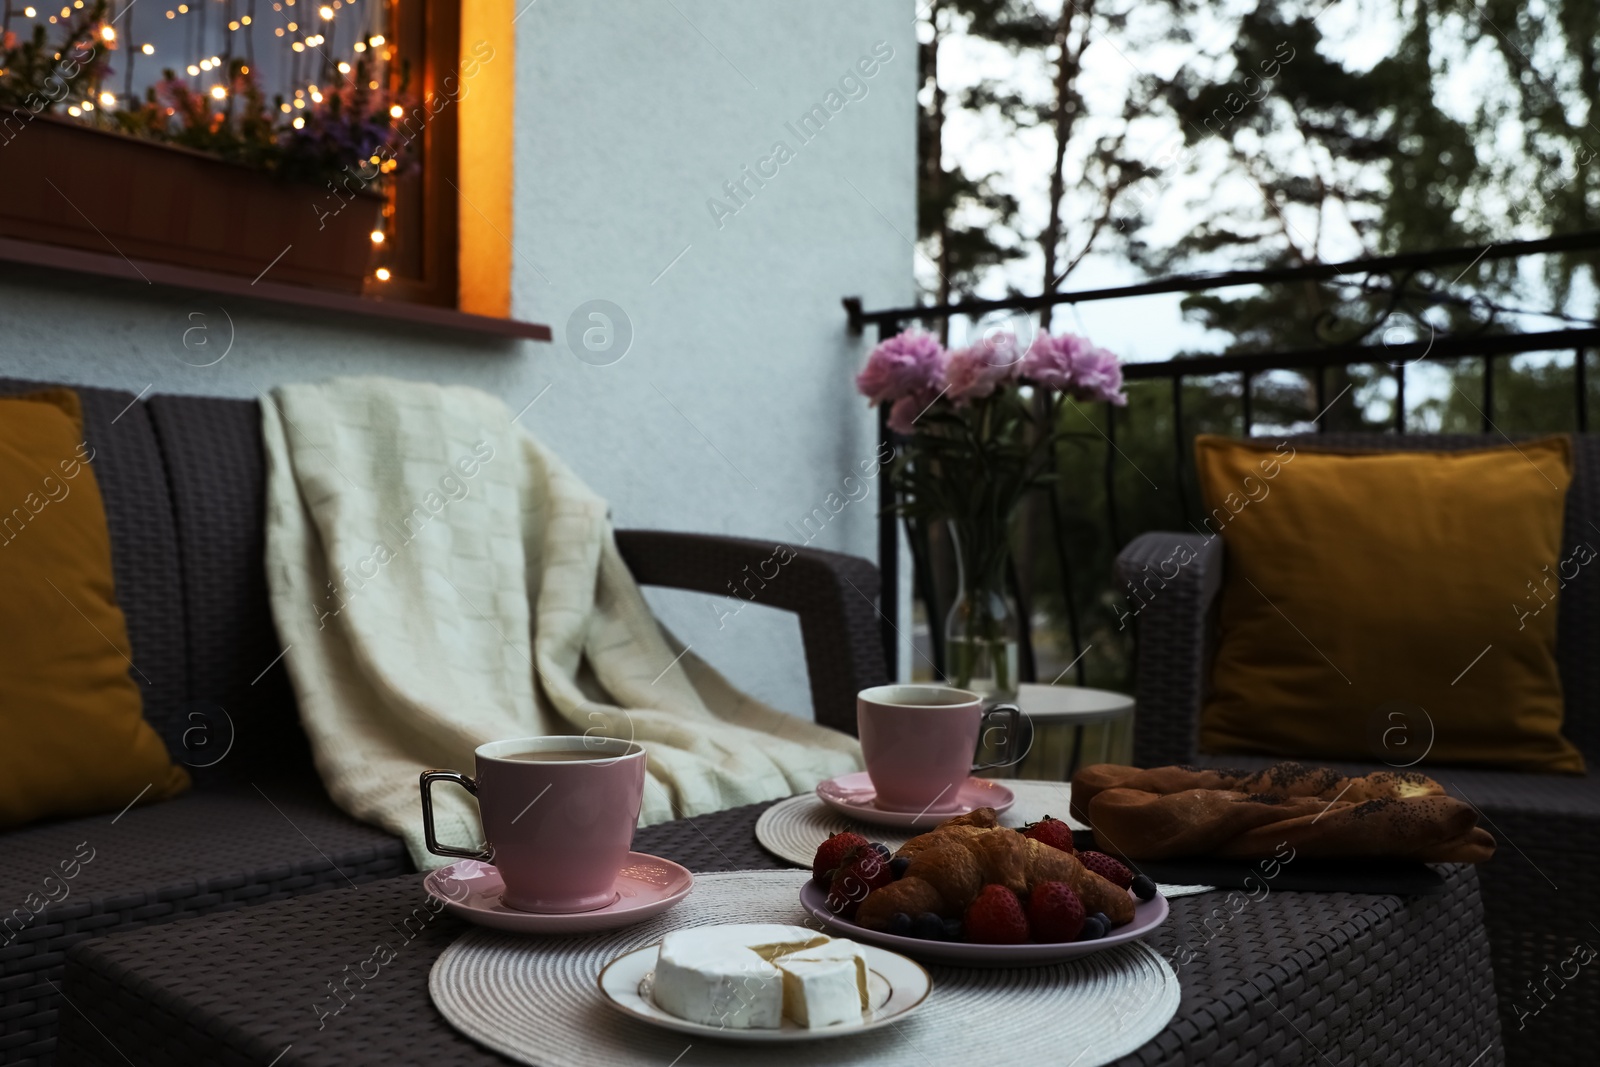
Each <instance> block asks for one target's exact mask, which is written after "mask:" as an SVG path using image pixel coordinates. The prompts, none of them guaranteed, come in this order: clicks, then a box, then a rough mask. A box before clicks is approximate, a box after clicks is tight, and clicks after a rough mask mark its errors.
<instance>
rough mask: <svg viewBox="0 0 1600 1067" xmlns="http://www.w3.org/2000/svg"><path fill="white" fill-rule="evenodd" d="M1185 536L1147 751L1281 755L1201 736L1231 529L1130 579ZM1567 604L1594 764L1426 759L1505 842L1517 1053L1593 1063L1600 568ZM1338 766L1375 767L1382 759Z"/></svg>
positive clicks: (1124, 556) (1150, 662) (1145, 555)
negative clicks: (1228, 746)
mask: <svg viewBox="0 0 1600 1067" xmlns="http://www.w3.org/2000/svg"><path fill="white" fill-rule="evenodd" d="M1290 440H1292V441H1296V442H1303V443H1304V444H1305V445H1306V446H1307V447H1312V446H1315V447H1319V448H1346V449H1353V450H1367V451H1399V450H1447V449H1449V450H1453V449H1460V448H1474V447H1477V448H1481V447H1484V445H1485V444H1486V443H1494V442H1492V441H1486V439H1485V438H1483V437H1481V436H1464V435H1452V436H1425V435H1406V436H1392V435H1384V436H1379V435H1365V434H1323V435H1318V436H1315V437H1305V438H1291V439H1290ZM1574 445H1575V448H1574V455H1575V476H1574V479H1573V482H1572V485H1571V488H1570V489H1569V490H1568V492H1567V508H1566V518H1565V531H1564V537H1563V542H1564V544H1563V558H1565V557H1566V555H1567V554H1568V553H1569V552H1570V551H1571V549H1572V547H1573V546H1574V545H1575V544H1577V543H1578V542H1579V541H1589V542H1591V543H1592V542H1593V541H1594V540H1595V539H1597V538H1600V496H1597V494H1600V435H1588V434H1580V435H1577V436H1576V437H1575V439H1574ZM1485 521H1486V522H1492V521H1493V516H1492V515H1486V516H1485ZM1396 536H1403V528H1402V527H1399V526H1397V527H1396ZM1464 536H1470V531H1467V532H1464ZM1178 545H1183V546H1186V547H1187V548H1188V549H1189V550H1190V551H1192V552H1193V553H1194V554H1195V558H1194V560H1193V562H1191V563H1189V564H1188V565H1186V566H1184V567H1182V568H1180V569H1179V572H1178V574H1177V576H1176V577H1174V578H1172V579H1171V580H1169V581H1166V582H1165V583H1164V584H1163V585H1162V586H1161V587H1160V588H1154V587H1152V588H1154V595H1153V596H1150V597H1149V598H1148V601H1147V602H1146V604H1145V606H1144V608H1143V609H1142V610H1141V611H1140V613H1139V615H1138V617H1137V621H1136V625H1137V631H1136V632H1137V643H1138V644H1137V650H1138V651H1137V667H1136V683H1135V690H1136V693H1135V696H1136V700H1137V706H1138V712H1137V717H1136V720H1135V727H1134V731H1135V732H1134V751H1135V762H1136V763H1138V764H1140V765H1141V766H1156V765H1160V764H1169V763H1195V764H1201V765H1210V766H1244V767H1257V766H1262V765H1265V764H1266V763H1268V762H1271V761H1270V760H1266V759H1260V758H1250V757H1242V756H1228V755H1210V754H1204V753H1201V752H1200V751H1199V748H1198V744H1197V723H1198V719H1199V713H1200V709H1201V706H1202V704H1203V703H1204V700H1205V694H1206V691H1207V687H1208V682H1209V678H1210V669H1211V659H1212V655H1213V652H1214V650H1215V614H1214V609H1215V607H1216V604H1217V601H1218V599H1219V596H1218V594H1219V592H1220V590H1221V588H1222V575H1223V569H1224V566H1225V563H1226V561H1225V553H1224V549H1223V544H1222V540H1221V538H1220V537H1219V538H1216V539H1208V538H1206V537H1204V536H1202V535H1200V534H1196V533H1147V534H1143V535H1141V536H1139V537H1136V538H1135V539H1134V540H1133V541H1131V542H1130V543H1129V544H1128V545H1127V547H1126V548H1124V549H1123V550H1122V552H1121V554H1120V555H1119V556H1118V558H1117V572H1118V576H1119V579H1120V580H1122V581H1129V582H1135V583H1142V582H1143V581H1145V580H1146V579H1147V578H1148V577H1149V576H1150V575H1151V574H1152V573H1157V571H1156V568H1157V567H1158V565H1159V564H1160V563H1161V562H1162V561H1164V560H1167V559H1169V558H1170V557H1171V554H1172V552H1173V550H1174V548H1176V547H1177V546H1178ZM1146 568H1149V569H1148V570H1147V569H1146ZM1169 569H1170V568H1169ZM1559 611H1560V615H1559V617H1558V657H1559V661H1560V669H1561V682H1562V687H1563V690H1564V693H1565V699H1566V721H1565V728H1564V731H1565V733H1566V736H1567V737H1568V738H1569V739H1570V740H1571V741H1572V743H1573V744H1575V745H1576V746H1577V747H1578V748H1579V749H1581V750H1582V751H1583V753H1584V757H1585V759H1586V761H1587V762H1588V763H1589V765H1590V768H1591V771H1590V773H1589V774H1588V775H1586V776H1583V777H1568V776H1555V775H1535V774H1522V773H1517V772H1511V771H1500V770H1488V769H1484V768H1468V767H1441V766H1435V765H1431V764H1426V763H1424V764H1423V765H1422V766H1420V767H1419V769H1420V770H1424V771H1426V772H1427V773H1429V774H1431V775H1433V776H1434V777H1436V778H1437V779H1439V781H1441V782H1442V783H1443V784H1445V785H1446V787H1447V788H1448V789H1449V791H1450V792H1451V793H1453V794H1455V795H1457V796H1460V797H1462V798H1464V799H1466V800H1467V801H1469V802H1470V803H1472V804H1473V805H1474V806H1476V807H1477V808H1478V810H1479V812H1480V815H1481V818H1482V821H1483V823H1484V824H1485V825H1486V826H1487V827H1488V828H1489V829H1490V830H1491V832H1493V833H1494V834H1495V836H1496V838H1497V839H1498V841H1499V845H1500V848H1499V851H1498V852H1497V854H1496V855H1495V857H1494V859H1493V860H1492V861H1491V862H1489V863H1488V864H1485V865H1484V866H1483V867H1482V868H1481V869H1480V871H1479V878H1480V881H1481V883H1482V886H1483V901H1484V910H1485V913H1486V924H1487V926H1488V929H1489V936H1490V942H1491V947H1492V953H1493V959H1494V970H1495V987H1496V992H1497V994H1498V998H1499V1005H1500V1017H1501V1030H1502V1033H1503V1034H1504V1038H1505V1045H1506V1052H1507V1057H1508V1062H1510V1063H1513V1064H1519V1063H1528V1064H1532V1063H1539V1064H1565V1063H1571V1064H1578V1063H1584V1064H1587V1063H1590V1062H1592V1057H1593V1056H1594V1048H1593V1046H1592V1044H1591V1043H1590V1042H1591V1041H1592V1039H1593V1038H1594V1036H1595V1034H1596V1033H1597V1032H1600V1030H1597V1027H1596V1022H1595V1019H1596V1015H1595V1005H1596V1003H1597V1002H1600V974H1597V973H1596V972H1600V961H1595V962H1590V963H1582V962H1581V959H1582V956H1583V953H1582V952H1581V950H1580V948H1579V946H1581V945H1585V944H1587V945H1589V946H1592V947H1593V948H1594V949H1595V950H1600V886H1597V884H1596V883H1597V881H1600V774H1597V773H1596V771H1595V768H1596V767H1600V579H1594V578H1593V577H1592V576H1591V580H1588V581H1583V580H1578V581H1574V582H1570V583H1568V585H1567V588H1566V589H1564V590H1563V591H1562V594H1561V600H1560V608H1559ZM1336 766H1341V767H1346V768H1349V769H1352V770H1355V769H1360V770H1369V769H1372V768H1373V767H1380V766H1381V764H1377V763H1374V764H1371V765H1366V764H1336ZM1575 952H1576V953H1578V956H1577V957H1576V958H1575V956H1574V953H1575ZM1574 971H1576V975H1575V976H1574Z"/></svg>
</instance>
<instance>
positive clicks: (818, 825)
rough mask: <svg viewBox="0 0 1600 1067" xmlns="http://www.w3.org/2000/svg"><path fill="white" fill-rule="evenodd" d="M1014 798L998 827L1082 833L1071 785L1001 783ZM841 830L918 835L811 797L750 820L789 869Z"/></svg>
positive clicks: (885, 836) (1190, 889) (1204, 888)
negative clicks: (1045, 821)
mask: <svg viewBox="0 0 1600 1067" xmlns="http://www.w3.org/2000/svg"><path fill="white" fill-rule="evenodd" d="M1004 784H1005V785H1006V786H1007V787H1008V788H1010V789H1011V791H1012V792H1014V793H1015V794H1016V795H1017V802H1016V803H1015V804H1013V805H1012V806H1011V810H1010V811H1008V812H1006V813H1005V814H1004V815H1002V816H1000V823H1001V825H1002V826H1024V825H1026V824H1027V823H1030V822H1038V821H1039V820H1040V819H1042V818H1044V817H1045V816H1046V815H1051V816H1054V817H1055V818H1057V819H1062V820H1064V821H1065V822H1066V823H1067V824H1068V825H1069V826H1071V827H1072V828H1073V829H1074V830H1087V829H1088V827H1087V826H1085V825H1084V824H1083V823H1081V822H1079V821H1078V820H1076V819H1074V818H1072V817H1071V816H1070V815H1068V814H1067V808H1068V806H1069V804H1070V803H1071V799H1072V785H1071V784H1070V783H1068V782H1038V781H1021V780H1017V779H1011V780H1007V781H1006V782H1005V783H1004ZM841 830H854V831H855V832H856V833H858V834H862V835H864V836H865V837H866V838H867V840H869V841H882V842H883V843H884V844H886V845H888V846H889V847H890V848H899V847H900V846H901V845H903V844H905V843H906V842H907V841H909V840H911V839H912V838H913V837H915V836H916V835H917V834H919V833H922V831H921V830H900V829H896V828H895V827H892V826H878V825H876V824H874V823H865V822H861V821H859V820H857V819H852V818H850V817H849V816H848V815H841V814H840V813H839V812H837V811H834V810H833V809H832V808H830V807H828V805H826V804H824V803H823V802H822V801H820V800H818V799H817V796H816V794H815V793H801V794H800V795H799V796H793V797H790V798H789V799H788V800H780V801H778V803H776V804H774V805H772V807H770V808H768V809H767V810H766V811H764V812H762V813H761V818H759V819H757V820H756V840H757V841H759V842H761V847H762V848H764V849H766V850H767V851H768V852H770V853H772V854H773V855H774V856H777V857H778V858H779V859H783V860H787V861H788V862H790V863H797V864H799V865H800V866H802V867H808V868H809V867H810V866H811V861H812V858H813V857H815V856H816V854H817V846H818V845H820V844H822V842H824V841H826V840H827V839H828V835H829V834H836V833H838V832H839V831H841ZM1159 888H1160V890H1161V894H1162V896H1165V897H1169V898H1170V897H1183V896H1189V895H1190V894H1193V893H1208V892H1210V891H1211V890H1213V889H1215V888H1216V886H1210V885H1165V884H1163V885H1161V886H1160V887H1159Z"/></svg>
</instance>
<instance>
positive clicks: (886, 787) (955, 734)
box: [856, 685, 1021, 814]
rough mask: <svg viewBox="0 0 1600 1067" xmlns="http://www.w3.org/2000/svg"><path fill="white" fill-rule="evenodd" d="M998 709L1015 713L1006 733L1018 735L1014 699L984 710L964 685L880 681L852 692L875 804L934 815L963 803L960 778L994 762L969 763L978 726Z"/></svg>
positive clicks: (974, 745) (1009, 713) (892, 808)
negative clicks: (880, 682)
mask: <svg viewBox="0 0 1600 1067" xmlns="http://www.w3.org/2000/svg"><path fill="white" fill-rule="evenodd" d="M1000 715H1010V716H1011V717H1012V720H1011V727H1010V730H1009V736H1011V737H1015V736H1016V732H1017V731H1018V729H1020V725H1021V722H1020V720H1021V712H1020V711H1019V710H1018V709H1017V707H1016V705H1014V704H996V705H995V706H994V707H992V708H990V709H989V710H987V711H985V710H984V707H983V698H982V697H980V696H979V695H978V694H977V693H971V692H968V691H967V690H965V689H952V688H949V687H947V686H942V685H880V686H875V687H873V688H871V689H863V690H862V691H861V692H860V693H858V694H856V733H857V735H858V736H859V737H860V738H861V754H862V756H863V757H865V759H866V763H867V776H868V777H869V778H871V779H872V788H873V789H874V790H875V791H876V793H877V797H876V798H875V799H874V800H873V806H874V807H878V808H882V809H883V810H885V811H914V812H918V813H929V812H931V813H934V814H939V813H942V812H947V811H956V810H958V809H960V807H961V800H960V796H959V793H960V789H961V786H962V784H963V783H964V782H965V781H966V780H967V778H968V776H969V775H971V773H972V772H973V771H976V770H983V769H985V768H986V767H988V766H991V765H990V764H981V765H978V764H974V763H973V762H972V757H973V754H974V753H975V752H976V751H977V747H978V733H979V731H980V730H981V729H982V728H983V725H984V723H985V722H987V721H988V719H989V718H990V717H991V716H1000ZM1003 762H1004V761H1002V763H1003ZM1002 763H997V764H993V766H1000V765H1002Z"/></svg>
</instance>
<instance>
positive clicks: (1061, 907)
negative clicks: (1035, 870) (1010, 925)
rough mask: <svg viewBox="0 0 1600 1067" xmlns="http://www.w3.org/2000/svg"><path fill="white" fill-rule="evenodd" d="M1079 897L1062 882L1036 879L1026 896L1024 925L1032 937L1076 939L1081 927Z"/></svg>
mask: <svg viewBox="0 0 1600 1067" xmlns="http://www.w3.org/2000/svg"><path fill="white" fill-rule="evenodd" d="M1083 920H1084V914H1083V901H1082V900H1081V899H1079V897H1078V894H1077V892H1076V891H1074V890H1073V888H1072V887H1071V886H1070V885H1068V884H1067V883H1065V882H1040V883H1039V884H1038V885H1036V886H1034V887H1033V892H1032V893H1031V894H1030V895H1029V897H1028V928H1029V929H1030V930H1032V931H1033V939H1034V940H1035V941H1076V940H1077V939H1078V934H1080V933H1081V932H1082V931H1083Z"/></svg>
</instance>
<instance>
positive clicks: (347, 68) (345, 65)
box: [339, 63, 350, 74]
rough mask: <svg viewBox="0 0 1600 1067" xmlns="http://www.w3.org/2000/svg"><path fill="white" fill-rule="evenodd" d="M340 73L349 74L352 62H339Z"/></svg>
mask: <svg viewBox="0 0 1600 1067" xmlns="http://www.w3.org/2000/svg"><path fill="white" fill-rule="evenodd" d="M339 73H340V74H349V73H350V64H348V63H340V64H339Z"/></svg>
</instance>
